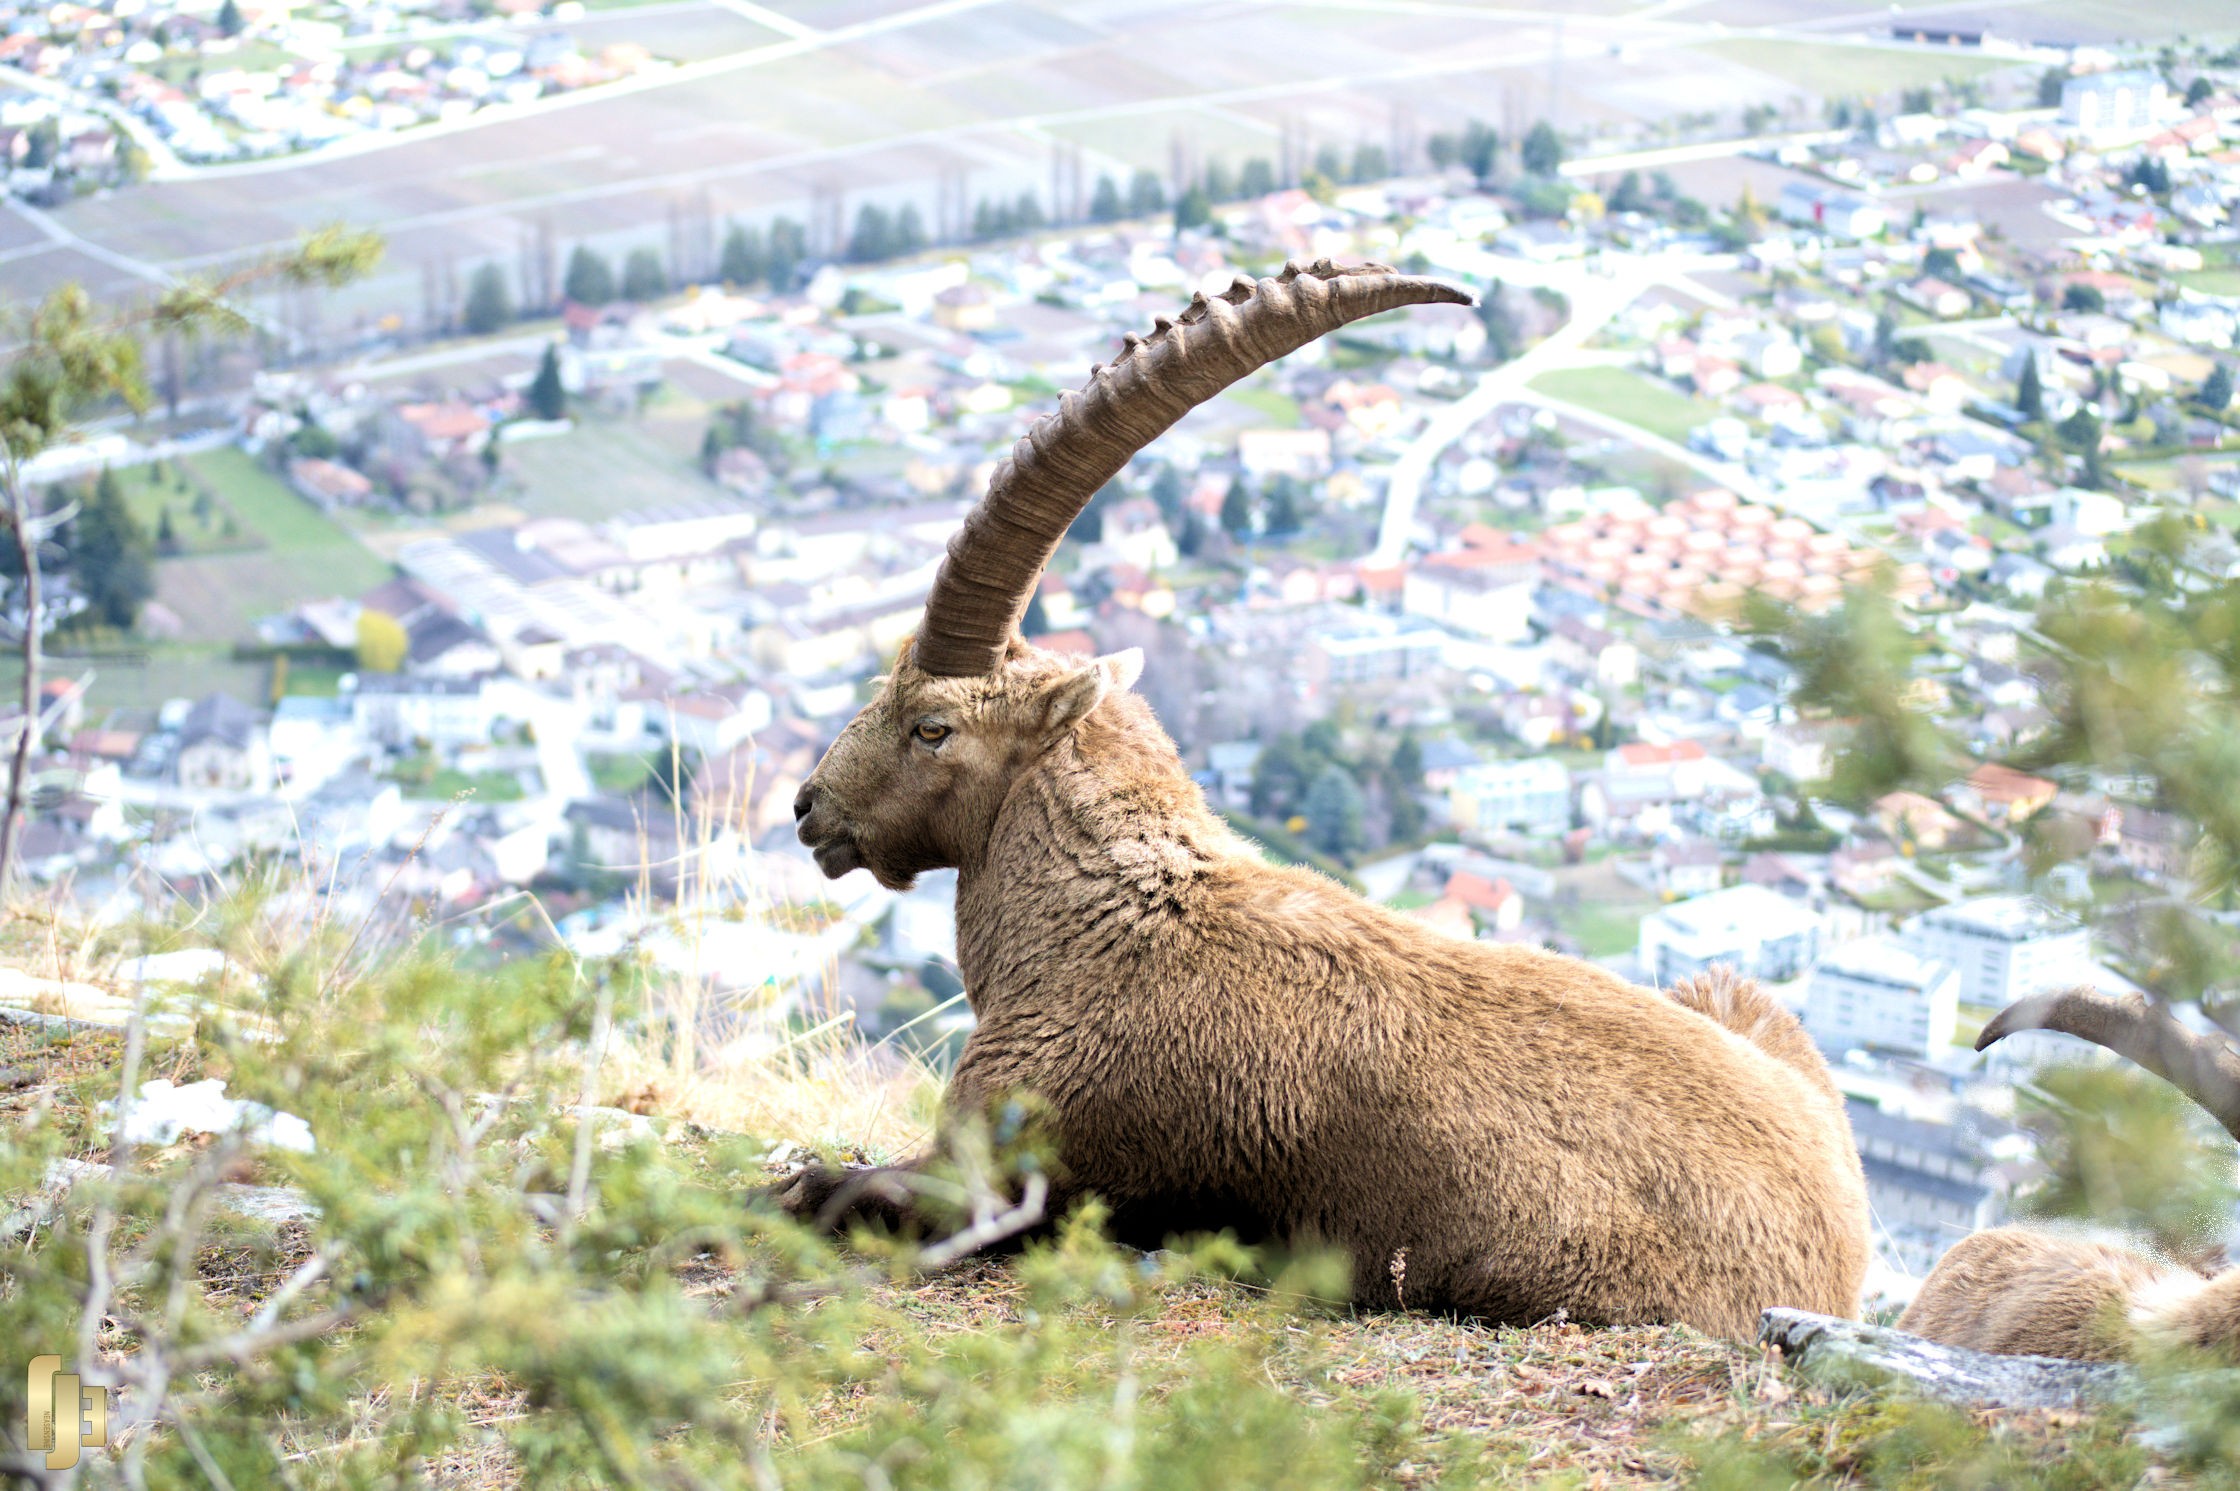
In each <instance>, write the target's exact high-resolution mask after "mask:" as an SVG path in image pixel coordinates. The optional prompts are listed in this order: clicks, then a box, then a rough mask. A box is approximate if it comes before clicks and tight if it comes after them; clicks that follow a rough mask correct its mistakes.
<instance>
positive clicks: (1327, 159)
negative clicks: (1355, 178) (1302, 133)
mask: <svg viewBox="0 0 2240 1491" xmlns="http://www.w3.org/2000/svg"><path fill="white" fill-rule="evenodd" d="M1314 174H1315V175H1317V176H1320V177H1321V178H1322V179H1323V180H1324V181H1330V182H1338V181H1343V180H1345V179H1346V163H1345V161H1344V160H1343V159H1342V158H1341V157H1340V156H1339V154H1338V147H1337V146H1335V145H1325V146H1323V147H1322V148H1321V149H1320V150H1317V151H1316V152H1315V153H1314Z"/></svg>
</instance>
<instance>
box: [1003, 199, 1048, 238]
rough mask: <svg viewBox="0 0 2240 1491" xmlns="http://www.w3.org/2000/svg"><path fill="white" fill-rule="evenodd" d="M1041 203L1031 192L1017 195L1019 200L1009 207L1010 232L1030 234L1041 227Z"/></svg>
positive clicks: (1042, 220)
mask: <svg viewBox="0 0 2240 1491" xmlns="http://www.w3.org/2000/svg"><path fill="white" fill-rule="evenodd" d="M1044 221H1045V220H1044V218H1043V216H1042V202H1041V200H1040V199H1039V198H1037V197H1036V196H1035V194H1034V193H1033V192H1021V193H1019V200H1018V201H1017V202H1014V203H1013V204H1012V206H1011V221H1010V224H1009V227H1010V231H1012V232H1014V233H1032V232H1034V231H1035V230H1036V229H1038V228H1040V227H1042V226H1043V223H1044Z"/></svg>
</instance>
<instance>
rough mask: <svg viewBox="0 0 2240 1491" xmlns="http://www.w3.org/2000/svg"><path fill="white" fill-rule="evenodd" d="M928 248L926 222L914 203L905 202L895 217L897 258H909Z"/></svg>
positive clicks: (895, 249)
mask: <svg viewBox="0 0 2240 1491" xmlns="http://www.w3.org/2000/svg"><path fill="white" fill-rule="evenodd" d="M925 246H926V222H925V219H924V218H922V217H920V216H919V215H918V207H917V204H916V203H914V202H905V203H904V204H903V206H902V210H901V211H900V212H898V213H896V214H895V217H894V251H895V254H896V256H897V257H900V258H908V257H909V256H910V255H912V254H915V253H918V252H921V251H922V250H923V249H924V248H925Z"/></svg>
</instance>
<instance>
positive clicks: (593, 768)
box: [583, 756, 653, 793]
mask: <svg viewBox="0 0 2240 1491" xmlns="http://www.w3.org/2000/svg"><path fill="white" fill-rule="evenodd" d="M583 764H584V767H585V769H586V770H588V771H589V772H590V773H591V785H593V786H594V787H597V788H598V789H599V790H600V791H601V792H621V793H627V792H635V791H636V790H637V789H638V788H640V787H643V786H644V785H645V784H646V779H647V778H648V777H649V776H651V775H652V774H653V761H652V759H651V758H650V757H647V756H589V757H586V758H585V759H584V763H583Z"/></svg>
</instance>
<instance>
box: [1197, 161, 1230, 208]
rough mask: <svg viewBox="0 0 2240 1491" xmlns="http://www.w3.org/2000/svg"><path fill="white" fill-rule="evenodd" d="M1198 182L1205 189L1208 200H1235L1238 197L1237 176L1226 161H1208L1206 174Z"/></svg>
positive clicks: (1215, 201) (1216, 201) (1217, 201)
mask: <svg viewBox="0 0 2240 1491" xmlns="http://www.w3.org/2000/svg"><path fill="white" fill-rule="evenodd" d="M1198 184H1199V185H1200V186H1201V187H1203V188H1204V189H1205V197H1206V200H1207V201H1208V202H1214V203H1220V202H1234V201H1235V200H1236V199H1237V178H1236V177H1235V176H1234V175H1233V174H1231V172H1230V170H1229V167H1228V165H1227V164H1226V163H1225V162H1222V161H1219V160H1213V161H1208V162H1207V163H1206V172H1205V176H1204V178H1203V179H1202V180H1201V181H1200V182H1199V183H1198Z"/></svg>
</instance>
